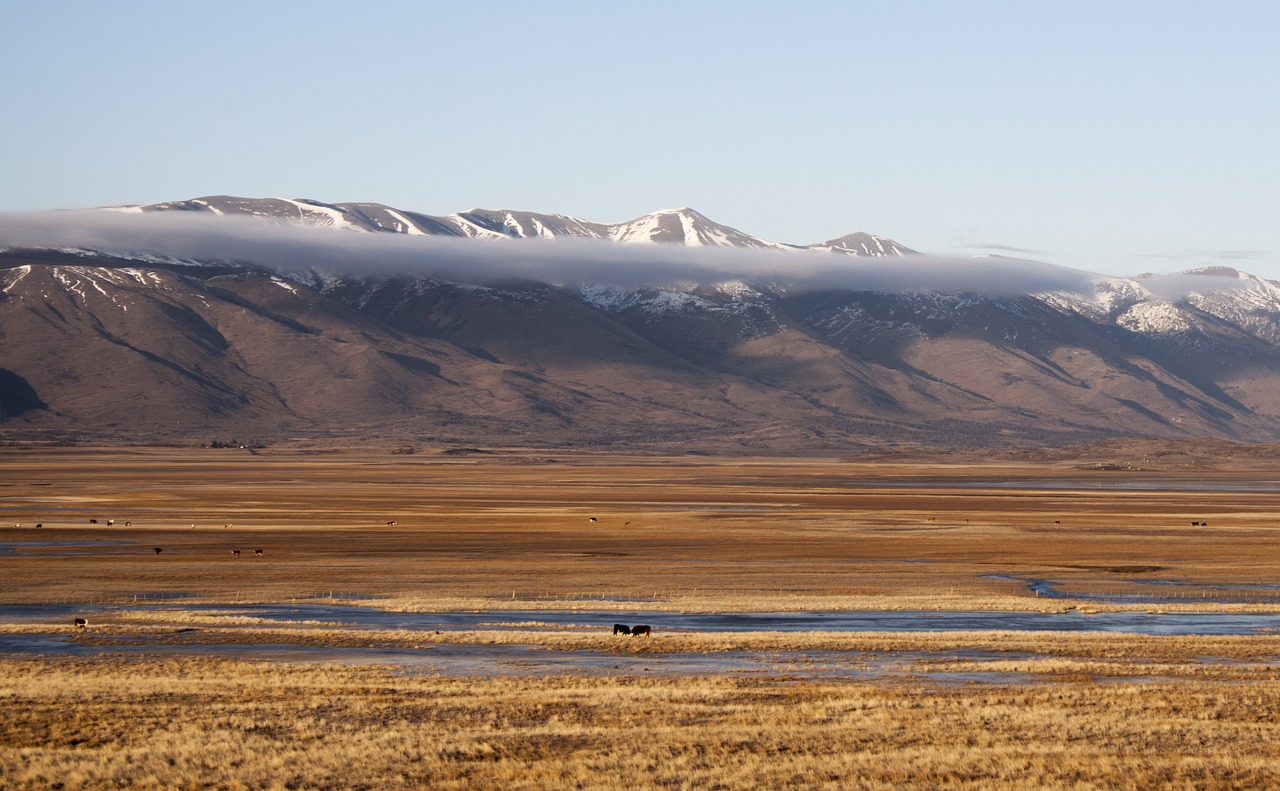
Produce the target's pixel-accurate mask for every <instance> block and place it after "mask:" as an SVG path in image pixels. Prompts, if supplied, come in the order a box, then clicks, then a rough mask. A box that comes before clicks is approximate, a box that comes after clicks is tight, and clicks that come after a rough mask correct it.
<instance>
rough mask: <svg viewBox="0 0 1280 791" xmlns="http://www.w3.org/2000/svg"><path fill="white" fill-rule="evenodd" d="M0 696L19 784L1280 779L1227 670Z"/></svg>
mask: <svg viewBox="0 0 1280 791" xmlns="http://www.w3.org/2000/svg"><path fill="white" fill-rule="evenodd" d="M1051 672H1055V673H1056V672H1057V671H1056V670H1051ZM0 703H2V704H3V705H2V706H0V712H2V713H0V776H3V777H4V779H5V785H6V786H7V787H10V788H49V787H54V786H55V784H61V786H60V787H62V788H100V787H142V788H145V787H156V788H160V787H210V788H284V787H292V788H387V787H432V788H539V787H557V788H565V787H568V788H572V787H583V788H616V787H618V785H619V778H624V779H625V783H624V784H625V785H627V786H630V787H636V788H652V787H664V788H673V787H674V788H715V787H719V788H747V787H752V788H760V787H806V788H811V787H816V788H901V787H936V786H942V785H945V786H947V787H958V788H986V787H993V786H1001V787H1028V786H1045V785H1047V786H1054V787H1063V786H1077V785H1078V786H1080V787H1108V788H1152V787H1165V786H1172V787H1224V788H1225V787H1256V788H1261V787H1267V786H1272V785H1274V784H1275V783H1277V782H1280V753H1278V748H1277V747H1276V744H1277V737H1280V732H1278V731H1280V724H1278V720H1280V681H1277V680H1276V679H1275V677H1274V675H1273V676H1272V677H1270V678H1253V679H1251V680H1249V681H1248V682H1244V681H1242V680H1240V679H1239V677H1238V676H1237V675H1236V671H1235V670H1229V669H1225V668H1223V669H1221V676H1215V675H1214V674H1213V673H1209V674H1208V675H1206V676H1205V677H1203V678H1198V679H1195V680H1173V681H1154V682H1153V681H1147V682H1142V683H1136V682H1127V681H1106V682H1098V681H1094V680H1092V679H1090V678H1088V677H1085V676H1066V677H1063V676H1059V677H1058V678H1057V680H1054V681H1046V682H1032V683H1023V684H1016V685H981V684H979V685H965V684H940V683H935V682H933V681H931V680H929V679H928V678H927V677H908V678H896V679H875V680H859V679H852V680H834V681H813V680H800V679H795V678H789V677H786V676H766V677H751V678H741V677H732V676H717V677H710V678H708V677H694V678H686V677H680V678H670V677H646V676H645V675H643V674H629V675H620V676H619V675H609V676H583V675H555V676H551V677H546V678H540V677H469V678H450V677H439V676H426V675H417V674H412V673H406V672H403V671H401V670H399V669H394V668H378V667H341V666H315V665H283V664H266V663H248V662H237V661H224V660H207V659H206V660H191V659H188V660H168V661H158V660H129V661H123V660H121V661H96V662H77V661H69V660H68V661H59V662H51V661H40V660H32V661H4V662H0Z"/></svg>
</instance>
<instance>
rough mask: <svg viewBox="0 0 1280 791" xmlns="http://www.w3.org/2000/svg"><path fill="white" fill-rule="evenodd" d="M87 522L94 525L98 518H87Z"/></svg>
mask: <svg viewBox="0 0 1280 791" xmlns="http://www.w3.org/2000/svg"><path fill="white" fill-rule="evenodd" d="M89 524H91V525H96V524H98V520H97V519H90V520H89Z"/></svg>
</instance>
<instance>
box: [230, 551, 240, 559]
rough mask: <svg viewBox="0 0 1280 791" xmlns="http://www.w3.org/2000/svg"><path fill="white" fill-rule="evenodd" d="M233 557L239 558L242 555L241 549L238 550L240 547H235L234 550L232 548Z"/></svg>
mask: <svg viewBox="0 0 1280 791" xmlns="http://www.w3.org/2000/svg"><path fill="white" fill-rule="evenodd" d="M231 557H233V558H238V557H240V550H238V549H233V550H231Z"/></svg>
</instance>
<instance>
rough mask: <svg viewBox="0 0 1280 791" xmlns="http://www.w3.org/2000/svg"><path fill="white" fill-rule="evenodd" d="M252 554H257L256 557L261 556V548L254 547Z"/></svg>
mask: <svg viewBox="0 0 1280 791" xmlns="http://www.w3.org/2000/svg"><path fill="white" fill-rule="evenodd" d="M253 554H255V555H257V556H258V557H262V550H261V549H255V550H253Z"/></svg>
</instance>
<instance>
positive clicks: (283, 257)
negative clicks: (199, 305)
mask: <svg viewBox="0 0 1280 791" xmlns="http://www.w3.org/2000/svg"><path fill="white" fill-rule="evenodd" d="M0 248H8V249H21V248H53V249H65V248H75V249H86V250H94V251H99V252H103V253H109V254H113V255H121V256H138V255H143V256H155V257H160V258H177V259H185V260H196V261H237V262H243V263H248V264H253V265H256V266H261V267H266V268H271V269H275V270H278V271H281V272H307V271H311V270H317V271H322V272H328V273H333V274H348V275H365V276H375V275H393V274H415V275H430V276H435V277H440V278H444V279H449V280H456V281H460V282H469V283H490V282H494V281H500V280H504V279H511V278H516V279H523V280H534V281H541V282H548V283H557V284H564V285H571V284H580V283H595V284H608V285H616V286H621V287H639V286H654V287H662V286H667V285H672V284H677V283H690V282H694V283H713V282H720V281H725V280H733V279H742V280H746V281H751V282H771V283H777V284H780V285H785V286H789V287H793V288H815V289H817V288H842V289H856V290H875V291H934V292H943V293H983V294H990V295H997V296H1006V295H1016V294H1030V293H1037V292H1044V291H1068V292H1076V293H1085V294H1087V293H1091V292H1092V291H1093V285H1094V283H1095V282H1097V281H1099V280H1103V279H1106V278H1104V277H1103V276H1102V275H1097V274H1093V273H1089V272H1083V271H1080V270H1075V269H1067V268H1064V267H1058V266H1053V265H1051V264H1045V263H1042V262H1038V261H1028V260H1024V259H1018V258H1005V257H1001V256H988V257H980V258H950V257H938V256H929V255H915V256H908V257H893V258H859V257H854V256H845V255H839V254H833V253H827V252H814V251H794V252H780V251H759V250H742V249H736V248H697V247H683V246H678V245H657V244H654V245H624V244H616V243H613V242H604V241H598V240H581V239H563V240H542V239H513V240H480V239H462V238H455V237H442V236H408V235H404V234H395V233H359V232H353V231H348V230H336V229H330V228H313V227H300V226H293V225H287V224H280V223H276V222H271V221H265V220H259V219H254V218H248V217H216V216H210V215H206V214H191V213H185V212H150V213H145V214H143V213H129V212H112V211H101V210H96V211H72V212H40V213H0Z"/></svg>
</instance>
